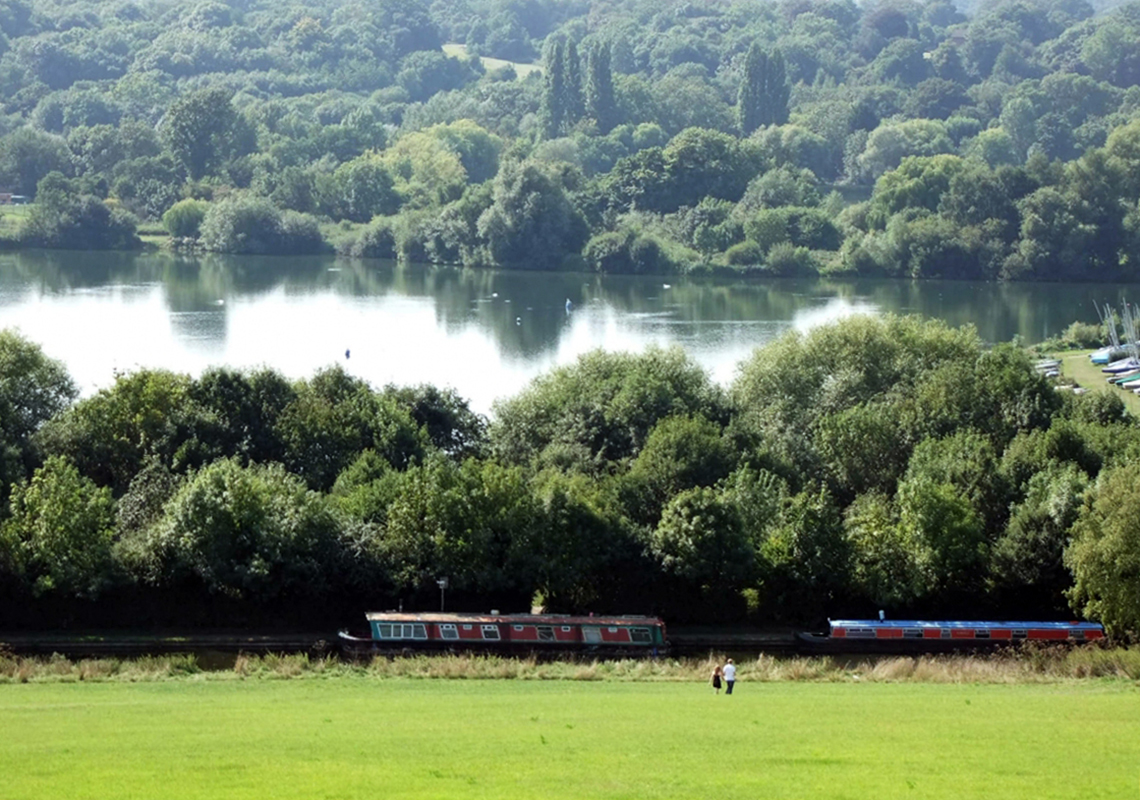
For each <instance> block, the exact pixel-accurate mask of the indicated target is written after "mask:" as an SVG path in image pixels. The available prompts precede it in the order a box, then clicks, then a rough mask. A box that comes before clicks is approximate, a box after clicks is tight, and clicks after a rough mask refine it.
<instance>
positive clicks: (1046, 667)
mask: <svg viewBox="0 0 1140 800" xmlns="http://www.w3.org/2000/svg"><path fill="white" fill-rule="evenodd" d="M721 661H723V655H721V654H717V655H716V656H715V657H714V656H712V655H710V656H709V657H707V658H703V659H698V658H687V659H658V660H651V659H623V660H612V661H549V662H542V661H537V660H534V659H526V658H504V657H499V656H480V655H430V656H428V655H424V656H413V657H409V658H393V659H389V658H373V659H371V660H365V661H355V662H354V661H341V660H340V659H336V658H311V657H309V656H307V655H304V654H300V655H287V656H277V655H267V656H249V655H226V654H221V653H218V654H212V655H211V654H208V655H201V656H195V655H172V656H156V657H147V658H136V659H117V658H105V659H93V658H88V659H77V660H69V659H66V658H63V657H60V656H55V657H52V658H36V657H26V656H14V655H4V654H0V684H5V683H77V682H130V683H134V682H152V681H168V680H178V679H185V680H193V681H198V682H201V681H211V682H212V681H231V680H244V679H257V678H264V679H305V678H316V679H324V678H341V677H350V678H372V679H455V680H496V679H498V680H535V681H613V682H673V683H694V682H696V683H700V682H703V681H704V680H705V679H706V678H707V677H708V675H709V674H710V673H711V671H712V667H713V665H714V664H715V663H719V662H721ZM738 664H739V675H740V679H741V680H742V681H750V682H761V683H782V682H816V683H860V682H872V683H899V682H906V683H992V684H1014V683H1055V682H1062V681H1071V680H1079V679H1086V678H1120V679H1127V680H1140V650H1138V649H1124V648H1116V649H1106V648H1099V647H1084V648H1073V649H1067V648H1025V649H1021V650H1016V651H1014V650H1011V651H1006V652H1000V653H991V654H977V655H943V656H918V657H910V656H880V657H861V658H857V657H851V658H837V657H822V658H802V657H794V658H775V657H772V656H767V655H761V656H760V657H759V658H748V659H738Z"/></svg>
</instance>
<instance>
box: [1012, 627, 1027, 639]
mask: <svg viewBox="0 0 1140 800" xmlns="http://www.w3.org/2000/svg"><path fill="white" fill-rule="evenodd" d="M1028 633H1029V631H1027V630H1025V628H1014V629H1013V633H1012V634H1010V638H1012V639H1024V638H1025V637H1026V635H1027V634H1028Z"/></svg>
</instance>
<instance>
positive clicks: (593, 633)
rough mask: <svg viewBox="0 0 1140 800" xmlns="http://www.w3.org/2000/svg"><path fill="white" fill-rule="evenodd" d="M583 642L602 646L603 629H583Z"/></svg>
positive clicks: (591, 627)
mask: <svg viewBox="0 0 1140 800" xmlns="http://www.w3.org/2000/svg"><path fill="white" fill-rule="evenodd" d="M582 640H583V641H584V642H585V643H586V644H601V643H602V631H601V628H595V627H593V626H587V627H584V628H582Z"/></svg>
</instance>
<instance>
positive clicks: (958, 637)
mask: <svg viewBox="0 0 1140 800" xmlns="http://www.w3.org/2000/svg"><path fill="white" fill-rule="evenodd" d="M828 626H829V630H828V632H827V635H821V634H814V633H799V634H797V639H798V643H799V645H800V646H801V647H803V648H804V649H808V650H816V651H819V652H833V653H864V652H865V653H872V652H883V653H891V652H945V651H952V650H961V649H971V648H981V647H989V646H993V645H1001V644H1013V643H1016V642H1027V641H1028V642H1074V643H1075V642H1095V641H1098V640H1101V639H1104V626H1102V625H1101V624H1100V623H1096V622H965V621H927V620H890V619H886V620H885V619H833V620H828Z"/></svg>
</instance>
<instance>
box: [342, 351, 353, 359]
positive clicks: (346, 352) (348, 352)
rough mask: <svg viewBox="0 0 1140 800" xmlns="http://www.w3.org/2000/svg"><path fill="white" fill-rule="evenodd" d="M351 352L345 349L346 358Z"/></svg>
mask: <svg viewBox="0 0 1140 800" xmlns="http://www.w3.org/2000/svg"><path fill="white" fill-rule="evenodd" d="M350 354H351V353H350V351H348V350H345V351H344V357H345V358H348V357H349V355H350Z"/></svg>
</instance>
